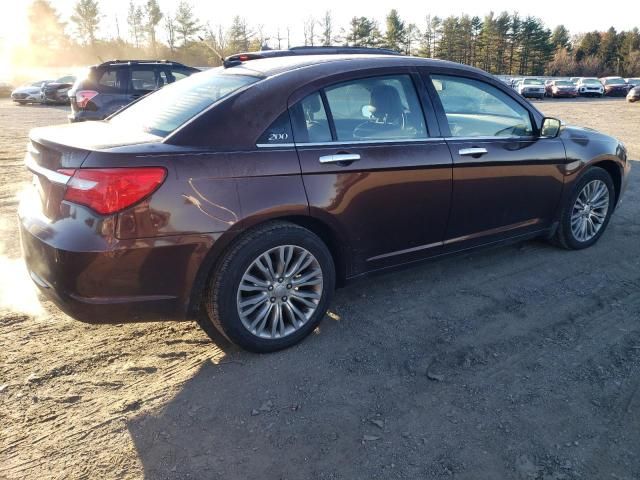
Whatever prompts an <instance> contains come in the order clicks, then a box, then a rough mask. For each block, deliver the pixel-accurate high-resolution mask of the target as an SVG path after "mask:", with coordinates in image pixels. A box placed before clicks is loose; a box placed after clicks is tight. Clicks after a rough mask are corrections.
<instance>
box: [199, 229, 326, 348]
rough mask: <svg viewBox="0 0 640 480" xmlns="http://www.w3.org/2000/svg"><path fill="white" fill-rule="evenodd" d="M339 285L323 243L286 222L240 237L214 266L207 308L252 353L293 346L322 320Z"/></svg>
mask: <svg viewBox="0 0 640 480" xmlns="http://www.w3.org/2000/svg"><path fill="white" fill-rule="evenodd" d="M334 287H335V266H334V262H333V258H332V256H331V253H330V252H329V250H328V248H327V246H326V245H325V244H324V242H323V241H322V240H321V239H320V238H319V237H318V236H317V235H315V234H314V233H312V232H311V231H309V230H307V229H305V228H303V227H300V226H298V225H295V224H292V223H288V222H274V223H269V224H266V225H264V226H261V227H259V228H256V229H254V230H252V231H250V232H248V233H247V234H245V235H244V236H242V237H241V238H240V239H239V240H238V241H237V242H236V243H235V244H234V245H233V246H232V247H231V248H230V249H229V251H228V252H227V253H226V254H225V255H224V256H223V258H222V259H221V260H220V261H219V262H218V264H217V267H216V268H215V269H214V272H213V275H212V277H211V280H210V284H209V288H208V292H207V294H206V297H205V307H206V310H207V314H208V319H209V320H210V321H211V323H212V324H213V325H214V326H215V327H216V328H217V329H218V330H219V331H220V332H222V333H223V334H224V335H225V336H226V337H227V338H228V339H229V340H231V341H232V342H234V343H235V344H237V345H239V346H240V347H242V348H244V349H247V350H250V351H253V352H273V351H276V350H280V349H283V348H287V347H290V346H292V345H294V344H296V343H298V342H299V341H300V340H302V339H303V338H304V337H306V336H307V335H308V334H309V333H311V332H312V331H313V330H314V329H315V328H316V326H317V325H318V323H320V321H321V320H322V318H323V317H324V315H325V312H326V310H327V306H328V304H329V301H330V299H331V297H332V294H333V290H334Z"/></svg>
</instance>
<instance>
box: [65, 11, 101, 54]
mask: <svg viewBox="0 0 640 480" xmlns="http://www.w3.org/2000/svg"><path fill="white" fill-rule="evenodd" d="M101 18H102V15H101V14H100V8H99V6H98V2H97V0H78V3H76V4H75V6H74V7H73V15H71V21H72V22H73V23H75V24H76V29H77V31H78V35H79V36H80V38H82V40H83V41H84V42H85V44H89V45H91V46H94V45H95V43H96V34H97V32H98V28H99V25H100V19H101Z"/></svg>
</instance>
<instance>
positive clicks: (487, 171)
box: [425, 71, 566, 248]
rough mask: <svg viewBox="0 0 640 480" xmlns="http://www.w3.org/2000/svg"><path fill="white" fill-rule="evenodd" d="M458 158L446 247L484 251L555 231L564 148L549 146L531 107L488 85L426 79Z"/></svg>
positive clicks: (554, 141) (552, 142)
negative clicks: (496, 243) (482, 247)
mask: <svg viewBox="0 0 640 480" xmlns="http://www.w3.org/2000/svg"><path fill="white" fill-rule="evenodd" d="M425 80H426V84H427V88H428V89H429V91H430V92H431V95H432V97H433V101H434V105H435V108H436V112H437V116H438V118H439V121H440V126H441V129H442V130H444V131H445V132H446V133H445V135H446V136H447V138H446V141H447V144H448V146H449V149H450V151H451V155H452V157H453V167H454V168H453V189H452V197H451V202H452V203H451V217H450V221H449V224H448V227H447V231H446V235H445V236H446V239H445V244H446V245H453V248H462V247H467V246H469V244H482V243H486V242H490V241H492V240H495V239H498V238H500V237H504V236H511V235H517V234H525V233H528V232H534V231H538V230H544V229H545V228H548V227H550V225H551V223H552V221H553V219H554V217H555V213H556V211H557V208H558V202H559V200H560V195H561V193H562V186H563V173H562V172H563V165H564V164H565V163H566V155H565V150H564V145H563V143H562V141H561V140H560V139H559V138H543V137H540V136H539V135H538V134H537V126H536V124H535V121H534V120H535V119H534V117H533V116H532V114H531V112H530V111H529V110H528V109H527V108H526V107H525V105H524V102H523V101H520V100H518V99H517V98H516V97H514V96H513V95H511V94H510V93H509V92H508V91H507V90H506V89H502V88H501V87H500V86H498V85H497V84H492V83H490V82H488V81H486V80H483V79H481V78H471V77H465V76H461V75H455V74H450V73H446V74H440V73H437V71H436V72H434V71H431V74H430V75H429V76H426V78H425Z"/></svg>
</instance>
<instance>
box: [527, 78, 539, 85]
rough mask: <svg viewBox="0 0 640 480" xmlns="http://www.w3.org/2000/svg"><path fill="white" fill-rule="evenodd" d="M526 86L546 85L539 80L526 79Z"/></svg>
mask: <svg viewBox="0 0 640 480" xmlns="http://www.w3.org/2000/svg"><path fill="white" fill-rule="evenodd" d="M522 83H523V84H524V85H544V83H542V80H538V79H537V78H525V79H524V82H522Z"/></svg>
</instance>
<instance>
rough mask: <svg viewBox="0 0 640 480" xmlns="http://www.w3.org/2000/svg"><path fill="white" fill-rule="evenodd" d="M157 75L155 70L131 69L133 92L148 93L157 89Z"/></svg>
mask: <svg viewBox="0 0 640 480" xmlns="http://www.w3.org/2000/svg"><path fill="white" fill-rule="evenodd" d="M156 85H157V82H156V74H155V72H154V71H153V70H146V69H145V70H136V69H133V68H132V69H131V90H138V91H147V92H150V91H151V90H155V89H156V88H157V86H156Z"/></svg>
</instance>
